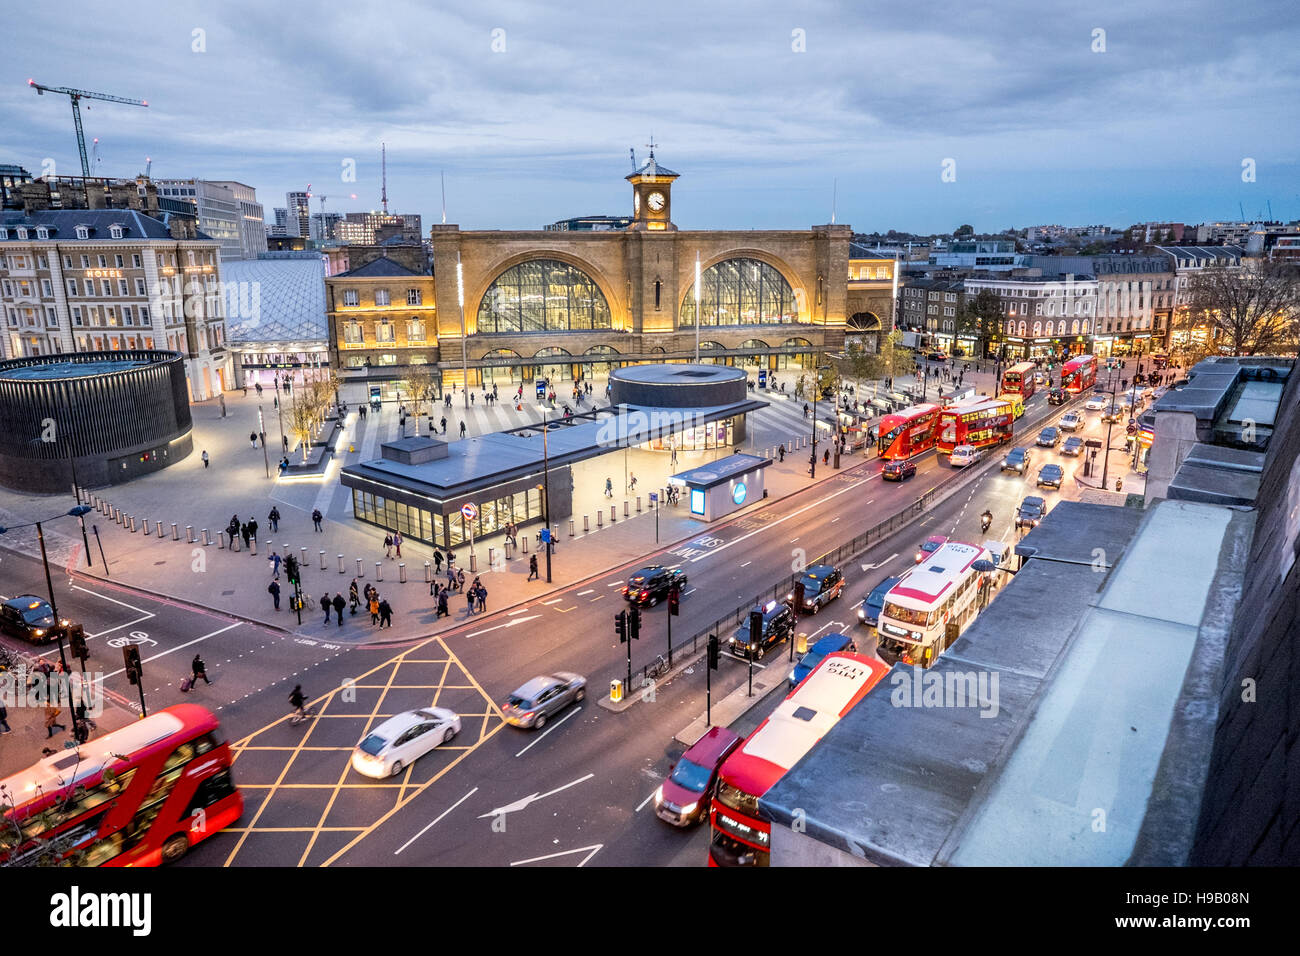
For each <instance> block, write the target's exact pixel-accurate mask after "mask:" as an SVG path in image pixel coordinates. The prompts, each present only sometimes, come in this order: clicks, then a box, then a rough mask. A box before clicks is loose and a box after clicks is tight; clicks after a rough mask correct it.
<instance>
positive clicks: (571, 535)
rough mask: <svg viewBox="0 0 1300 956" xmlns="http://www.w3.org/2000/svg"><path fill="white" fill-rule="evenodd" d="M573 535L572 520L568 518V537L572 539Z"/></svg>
mask: <svg viewBox="0 0 1300 956" xmlns="http://www.w3.org/2000/svg"><path fill="white" fill-rule="evenodd" d="M573 534H574V530H573V519H572V518H570V519H569V537H570V538H572V537H573Z"/></svg>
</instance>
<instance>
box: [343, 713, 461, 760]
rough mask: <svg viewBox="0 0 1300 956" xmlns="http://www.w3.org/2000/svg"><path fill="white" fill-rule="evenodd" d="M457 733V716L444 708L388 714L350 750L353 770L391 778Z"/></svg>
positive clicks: (458, 730) (458, 722) (458, 724)
mask: <svg viewBox="0 0 1300 956" xmlns="http://www.w3.org/2000/svg"><path fill="white" fill-rule="evenodd" d="M458 733H460V717H458V716H457V715H456V712H455V711H451V710H448V709H447V708H446V707H425V708H423V709H421V710H408V711H406V713H403V714H398V715H397V716H396V717H390V718H388V719H387V720H386V721H384V722H383V723H382V724H380V725H379V726H378V727H376V728H375V729H374V730H372V731H370V733H368V734H366V736H365V737H364V738H363V739H362V740H361V742H360V743H359V744H357V746H356V748H355V749H354V750H353V751H352V769H353V770H355V771H357V772H358V773H363V774H365V775H366V776H367V777H392V776H395V775H396V774H399V773H401V772H402V769H403V768H404V767H409V766H410V765H411V764H412V763H414V762H415V761H416V760H418V759H419V758H420V757H423V756H424V755H425V754H427V753H428V752H429V751H430V750H433V749H435V748H436V747H437V746H438V745H439V744H445V743H450V742H451V740H452V738H453V737H455V736H456V735H457V734H458Z"/></svg>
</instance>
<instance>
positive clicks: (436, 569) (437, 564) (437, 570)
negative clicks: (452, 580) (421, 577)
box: [433, 545, 442, 574]
mask: <svg viewBox="0 0 1300 956" xmlns="http://www.w3.org/2000/svg"><path fill="white" fill-rule="evenodd" d="M433 573H434V574H442V552H441V551H439V550H438V546H437V545H434V547H433Z"/></svg>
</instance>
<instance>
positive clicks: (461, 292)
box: [456, 252, 550, 581]
mask: <svg viewBox="0 0 1300 956" xmlns="http://www.w3.org/2000/svg"><path fill="white" fill-rule="evenodd" d="M456 301H457V303H459V305H460V368H461V376H462V378H461V387H462V388H464V389H465V411H466V412H468V411H469V347H468V344H467V343H466V342H465V271H464V269H462V268H461V264H460V253H459V252H457V253H456ZM548 554H549V552H548ZM546 580H548V581H549V580H550V578H549V577H548V578H547V579H546Z"/></svg>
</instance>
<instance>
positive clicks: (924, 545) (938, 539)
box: [916, 534, 948, 564]
mask: <svg viewBox="0 0 1300 956" xmlns="http://www.w3.org/2000/svg"><path fill="white" fill-rule="evenodd" d="M947 543H948V539H947V538H945V537H944V536H943V535H941V534H932V535H930V537H928V538H926V539H925V540H924V541H923V542H921V547H920V548H919V549H918V550H917V552H916V563H917V564H920V563H921V562H922V561H924V560H925V559H926V557H927V556H928V555H931V554H934V553H935V552H936V551H938V550H939V549H940V548H942V547H943V546H944V545H945V544H947Z"/></svg>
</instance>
